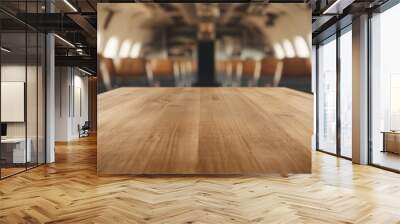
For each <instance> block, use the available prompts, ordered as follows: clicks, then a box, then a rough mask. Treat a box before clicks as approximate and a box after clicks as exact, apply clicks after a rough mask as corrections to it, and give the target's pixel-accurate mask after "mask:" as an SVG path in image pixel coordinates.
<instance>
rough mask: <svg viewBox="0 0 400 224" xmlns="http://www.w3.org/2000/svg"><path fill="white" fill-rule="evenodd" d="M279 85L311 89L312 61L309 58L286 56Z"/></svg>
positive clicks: (306, 90) (302, 89) (303, 89)
mask: <svg viewBox="0 0 400 224" xmlns="http://www.w3.org/2000/svg"><path fill="white" fill-rule="evenodd" d="M279 86H283V87H288V88H292V89H297V90H301V91H305V92H310V91H311V61H310V59H309V58H285V59H283V69H282V75H281V79H280V81H279Z"/></svg>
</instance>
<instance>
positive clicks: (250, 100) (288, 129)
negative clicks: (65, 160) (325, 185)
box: [97, 88, 313, 175]
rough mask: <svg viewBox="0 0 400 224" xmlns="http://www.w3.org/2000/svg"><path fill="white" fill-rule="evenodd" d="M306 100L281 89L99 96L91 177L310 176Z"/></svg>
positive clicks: (132, 91) (131, 92) (310, 111)
mask: <svg viewBox="0 0 400 224" xmlns="http://www.w3.org/2000/svg"><path fill="white" fill-rule="evenodd" d="M312 105H313V97H312V95H311V94H307V93H302V92H298V91H295V90H290V89H287V88H119V89H116V90H112V91H109V92H106V93H103V94H100V95H99V96H98V133H97V134H98V143H97V144H98V145H97V150H98V151H97V172H98V174H99V175H111V174H129V175H135V174H266V173H281V174H286V173H308V172H311V135H312V127H313V122H312V116H313V108H312Z"/></svg>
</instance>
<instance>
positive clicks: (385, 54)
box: [370, 4, 400, 170]
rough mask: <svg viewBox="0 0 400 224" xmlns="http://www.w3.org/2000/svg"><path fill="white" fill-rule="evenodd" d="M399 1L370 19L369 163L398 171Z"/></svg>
mask: <svg viewBox="0 0 400 224" xmlns="http://www.w3.org/2000/svg"><path fill="white" fill-rule="evenodd" d="M399 21H400V4H399V5H396V6H394V7H392V8H390V9H388V10H386V11H384V12H383V13H380V14H376V15H374V16H373V17H372V19H371V24H372V32H371V33H372V38H371V39H372V49H371V51H372V55H371V57H372V74H371V76H372V77H371V102H370V104H371V107H370V108H371V113H370V114H371V115H370V116H371V122H372V124H371V130H370V131H371V138H372V139H371V140H372V153H371V155H370V156H372V163H373V164H376V165H380V166H384V167H388V168H391V169H396V170H400V63H399V52H400V43H399V40H400V31H399V29H398V22H399Z"/></svg>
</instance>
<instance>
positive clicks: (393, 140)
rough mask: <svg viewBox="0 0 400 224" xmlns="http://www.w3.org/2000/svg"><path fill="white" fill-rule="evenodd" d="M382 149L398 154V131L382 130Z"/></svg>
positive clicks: (399, 137)
mask: <svg viewBox="0 0 400 224" xmlns="http://www.w3.org/2000/svg"><path fill="white" fill-rule="evenodd" d="M381 133H382V134H383V150H382V152H391V153H396V154H400V131H382V132H381Z"/></svg>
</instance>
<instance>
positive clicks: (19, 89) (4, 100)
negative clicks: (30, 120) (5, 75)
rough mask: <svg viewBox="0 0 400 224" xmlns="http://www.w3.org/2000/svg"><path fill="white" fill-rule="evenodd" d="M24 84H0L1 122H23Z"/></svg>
mask: <svg viewBox="0 0 400 224" xmlns="http://www.w3.org/2000/svg"><path fill="white" fill-rule="evenodd" d="M24 101H25V86H24V82H1V122H24Z"/></svg>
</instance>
